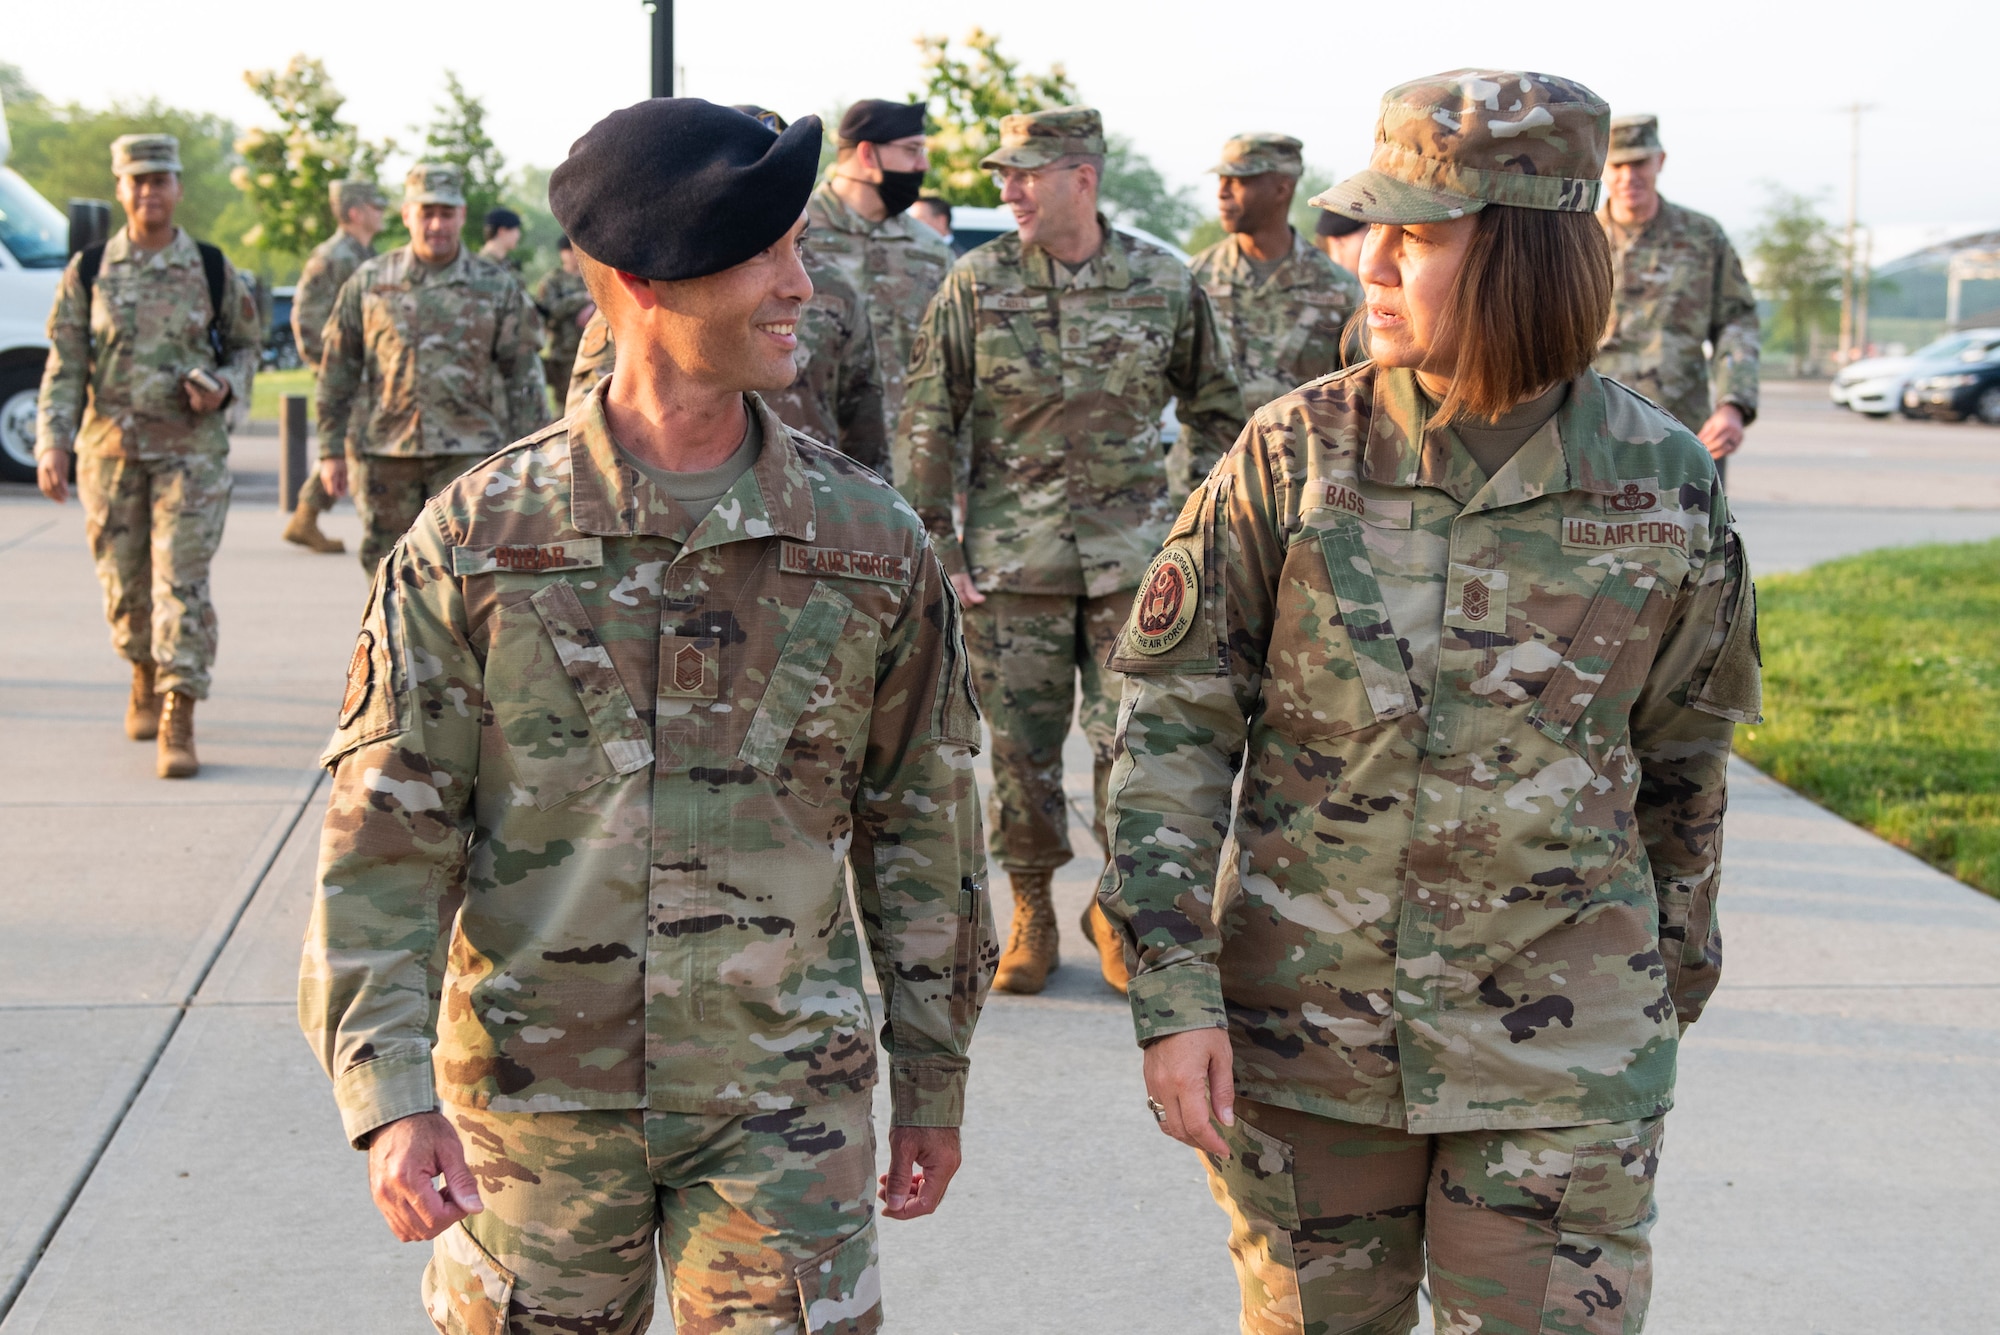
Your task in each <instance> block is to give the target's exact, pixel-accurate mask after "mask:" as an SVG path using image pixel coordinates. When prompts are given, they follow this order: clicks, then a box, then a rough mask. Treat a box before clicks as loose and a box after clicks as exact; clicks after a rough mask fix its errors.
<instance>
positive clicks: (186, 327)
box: [35, 229, 264, 459]
mask: <svg viewBox="0 0 2000 1335" xmlns="http://www.w3.org/2000/svg"><path fill="white" fill-rule="evenodd" d="M80 264H81V259H80V257H79V256H71V257H70V262H69V268H68V269H66V270H65V271H64V272H63V276H62V282H61V284H60V285H58V286H57V288H56V300H55V305H54V307H53V308H52V309H51V310H50V311H49V356H48V362H47V365H46V366H45V367H44V368H43V371H42V394H41V403H40V408H39V411H38V414H37V420H36V423H35V452H36V453H37V454H41V453H43V452H45V451H47V450H72V451H75V452H76V453H79V454H90V455H101V456H105V457H110V458H119V459H174V458H182V457H185V456H188V455H196V454H216V455H222V454H227V453H228V452H229V433H228V431H227V430H226V429H225V428H224V425H223V414H222V413H220V412H213V413H201V414H197V413H195V412H194V410H193V409H191V408H189V407H188V401H187V396H186V395H185V394H184V393H182V392H181V377H182V376H184V375H185V374H187V372H189V371H191V370H193V369H194V368H195V367H197V366H199V367H202V368H204V369H205V370H208V371H210V372H212V373H214V374H215V376H216V377H217V378H218V379H220V380H221V381H222V382H223V383H225V384H227V385H228V386H229V388H230V391H231V394H232V396H233V398H232V401H233V402H238V403H248V402H249V401H250V380H251V377H252V376H254V375H255V374H256V371H257V357H258V353H259V350H260V349H261V348H262V347H263V345H264V340H263V337H262V330H261V329H260V327H259V323H258V320H257V303H256V302H255V301H254V300H253V299H252V298H251V296H250V292H249V289H248V288H246V287H245V286H244V285H243V282H242V280H241V279H239V278H238V277H237V275H236V270H235V268H234V267H233V266H231V265H229V264H227V263H226V262H225V264H224V266H223V285H222V290H223V294H224V295H223V300H224V301H225V302H233V303H234V309H233V310H231V311H230V312H229V313H228V316H227V318H225V319H224V320H223V322H222V325H223V346H224V350H225V352H226V353H227V356H226V357H225V359H224V361H223V363H222V365H221V366H219V367H218V366H217V365H216V364H215V354H214V352H213V351H212V350H211V349H210V347H209V342H208V322H209V317H210V312H209V304H208V279H207V277H206V275H204V274H203V272H202V267H201V252H200V251H199V250H197V249H195V243H194V239H193V238H192V237H190V236H189V235H188V234H187V233H186V232H185V231H180V230H176V231H175V233H174V239H173V240H172V241H170V242H168V243H167V244H166V245H165V246H163V247H161V248H160V249H159V250H158V251H157V252H155V253H153V254H150V255H149V254H147V253H146V252H145V251H142V250H136V249H135V248H134V247H133V245H132V240H131V236H130V234H129V233H127V232H126V231H124V230H123V229H120V230H119V232H118V234H117V235H115V236H113V237H112V238H111V239H110V240H109V241H107V242H105V244H104V259H103V261H102V263H101V265H100V267H99V268H98V271H97V279H96V281H95V282H94V283H93V284H92V285H91V289H90V306H89V309H87V310H86V309H85V308H84V295H83V275H82V271H81V269H80V267H79V266H80Z"/></svg>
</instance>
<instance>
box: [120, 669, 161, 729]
mask: <svg viewBox="0 0 2000 1335" xmlns="http://www.w3.org/2000/svg"><path fill="white" fill-rule="evenodd" d="M125 735H126V736H127V737H130V738H131V739H132V740H133V741H135V742H150V741H152V740H153V739H154V738H155V737H158V736H159V735H160V697H159V695H158V694H157V693H155V692H154V690H153V665H152V664H151V663H134V664H133V665H132V701H131V703H130V704H128V705H126V706H125Z"/></svg>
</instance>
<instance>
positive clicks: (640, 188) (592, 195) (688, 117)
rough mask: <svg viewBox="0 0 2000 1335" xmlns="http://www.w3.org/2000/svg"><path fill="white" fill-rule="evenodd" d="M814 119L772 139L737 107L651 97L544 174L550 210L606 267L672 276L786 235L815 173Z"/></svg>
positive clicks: (716, 268)
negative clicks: (546, 174) (547, 184)
mask: <svg viewBox="0 0 2000 1335" xmlns="http://www.w3.org/2000/svg"><path fill="white" fill-rule="evenodd" d="M819 139H820V131H819V117H817V116H801V117H800V118H799V119H798V120H797V121H796V122H794V123H793V125H792V126H791V128H790V129H788V130H786V131H785V132H784V133H783V134H773V133H772V132H771V131H770V130H768V129H766V128H765V127H764V126H762V125H760V124H758V123H757V122H756V121H754V120H752V119H751V118H750V117H748V116H746V115H744V114H743V113H742V112H740V111H737V110H735V109H733V108H730V107H722V106H717V105H716V104H715V103H713V102H704V101H702V100H701V99H700V98H698V97H656V98H652V99H650V100H649V101H645V102H640V103H637V104H635V105H633V106H629V107H626V108H625V109H624V110H622V111H614V112H612V113H611V114H610V115H609V116H606V117H605V118H604V119H603V120H601V121H599V122H597V124H595V125H593V126H591V127H590V129H589V131H587V132H586V133H585V134H584V136H583V137H582V138H581V139H579V140H577V141H576V142H575V143H574V144H571V145H570V146H569V156H568V157H567V158H565V159H564V160H563V162H562V165H561V166H559V167H557V168H556V169H555V171H553V172H551V173H550V174H549V211H550V212H552V213H554V214H555V215H556V221H557V222H558V223H561V224H562V229H563V231H564V232H565V233H567V234H568V235H569V237H570V238H571V240H573V241H574V242H575V243H576V248H577V249H578V250H581V251H582V252H583V253H584V254H586V255H588V256H590V257H591V258H592V259H594V260H596V261H597V262H598V263H600V264H608V265H610V266H611V267H612V268H614V269H621V270H623V271H624V272H626V273H630V274H637V275H639V276H640V277H641V278H653V279H658V280H660V281H661V282H674V281H677V280H680V279H683V278H701V277H705V276H706V275H708V274H712V273H721V272H722V271H723V270H724V269H729V268H733V267H735V266H736V265H738V264H741V263H743V261H745V260H747V259H749V258H750V257H751V256H753V255H755V254H757V253H758V252H759V251H762V250H764V249H766V248H767V247H769V246H770V245H771V243H772V242H774V241H776V240H777V239H778V238H779V237H781V236H783V235H784V234H785V233H786V232H788V231H790V230H791V228H792V226H793V224H795V223H797V222H798V220H799V215H800V214H802V213H804V212H805V208H806V197H807V196H808V195H810V194H811V193H812V188H813V180H814V179H815V178H816V177H817V176H818V175H819Z"/></svg>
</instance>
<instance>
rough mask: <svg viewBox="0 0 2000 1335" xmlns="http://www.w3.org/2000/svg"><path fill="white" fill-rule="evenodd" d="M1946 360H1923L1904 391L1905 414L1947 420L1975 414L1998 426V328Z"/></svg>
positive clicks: (1961, 419) (1999, 351)
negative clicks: (1924, 361)
mask: <svg viewBox="0 0 2000 1335" xmlns="http://www.w3.org/2000/svg"><path fill="white" fill-rule="evenodd" d="M1985 332H1986V333H1987V335H1988V337H1986V338H1983V339H1974V340H1973V341H1972V342H1970V343H1968V344H1967V345H1966V346H1965V347H1964V348H1962V349H1960V350H1959V352H1958V354H1957V355H1956V356H1954V357H1952V358H1951V359H1949V360H1947V361H1941V362H1926V363H1924V364H1923V365H1922V366H1920V367H1919V368H1917V371H1916V373H1915V374H1914V375H1913V376H1912V377H1911V379H1910V384H1909V388H1907V389H1905V390H1904V391H1903V414H1904V416H1906V417H1934V418H1938V419H1940V420H1943V421H1946V422H1958V421H1963V420H1964V419H1965V418H1968V417H1977V418H1978V419H1979V420H1980V421H1982V422H1986V423H1988V424H1990V425H1992V426H2000V330H1988V331H1985Z"/></svg>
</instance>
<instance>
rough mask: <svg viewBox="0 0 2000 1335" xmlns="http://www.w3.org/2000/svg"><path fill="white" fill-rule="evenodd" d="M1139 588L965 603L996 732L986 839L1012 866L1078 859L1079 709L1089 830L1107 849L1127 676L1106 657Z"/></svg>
mask: <svg viewBox="0 0 2000 1335" xmlns="http://www.w3.org/2000/svg"><path fill="white" fill-rule="evenodd" d="M1134 592H1135V591H1134V590H1132V589H1126V590H1124V591H1122V592H1119V593H1107V594H1103V595H1101V596H1099V597H1096V598H1087V597H1077V596H1073V595H1070V594H1061V593H1056V594H1049V593H1005V592H999V591H995V592H992V593H988V594H987V595H986V601H985V602H983V603H981V604H979V605H978V606H977V607H968V608H966V609H965V645H966V650H967V652H969V653H970V654H971V655H972V672H973V681H974V682H975V683H976V684H977V688H978V691H979V707H980V710H981V711H982V712H983V713H984V714H985V715H986V723H987V726H988V727H989V728H991V729H992V732H993V791H992V792H991V793H990V794H988V796H987V799H986V830H987V846H988V848H989V850H990V851H991V853H992V854H993V858H994V860H995V861H996V862H998V863H999V864H1000V865H1001V866H1003V867H1005V868H1006V869H1007V870H1008V871H1053V870H1054V869H1055V868H1057V867H1060V866H1062V865H1063V864H1064V863H1066V862H1068V861H1069V860H1070V859H1071V858H1072V857H1074V856H1075V853H1074V851H1073V850H1072V849H1071V848H1070V844H1069V810H1068V802H1067V799H1066V798H1065V797H1064V795H1063V782H1062V780H1063V762H1062V750H1063V742H1064V740H1065V739H1066V738H1068V736H1069V725H1070V719H1071V717H1072V716H1075V717H1076V718H1077V721H1078V722H1079V723H1080V724H1081V725H1082V727H1083V735H1084V737H1085V738H1086V739H1088V740H1089V742H1090V754H1091V770H1092V782H1091V792H1092V794H1093V805H1092V807H1091V814H1090V820H1091V829H1092V831H1093V832H1094V833H1095V834H1096V835H1097V846H1098V848H1099V849H1100V850H1101V849H1103V848H1104V847H1105V842H1104V798H1105V789H1106V787H1107V785H1108V784H1109V782H1110V779H1111V752H1112V743H1113V742H1114V741H1115V740H1116V738H1117V735H1118V699H1119V695H1120V693H1121V691H1122V689H1123V684H1124V683H1123V679H1122V678H1121V677H1120V676H1119V675H1118V674H1117V673H1115V672H1113V671H1111V670H1110V669H1109V668H1107V667H1105V666H1104V665H1103V664H1104V659H1105V657H1106V656H1107V655H1108V654H1109V653H1110V652H1111V646H1112V645H1113V644H1114V643H1115V642H1116V641H1117V639H1118V632H1119V631H1121V630H1122V629H1124V626H1125V618H1126V616H1127V615H1128V614H1129V613H1130V612H1131V610H1132V595H1133V593H1134ZM1079 674H1081V676H1082V678H1083V681H1082V707H1081V709H1079V708H1078V700H1077V696H1078V689H1077V677H1078V675H1079Z"/></svg>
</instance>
